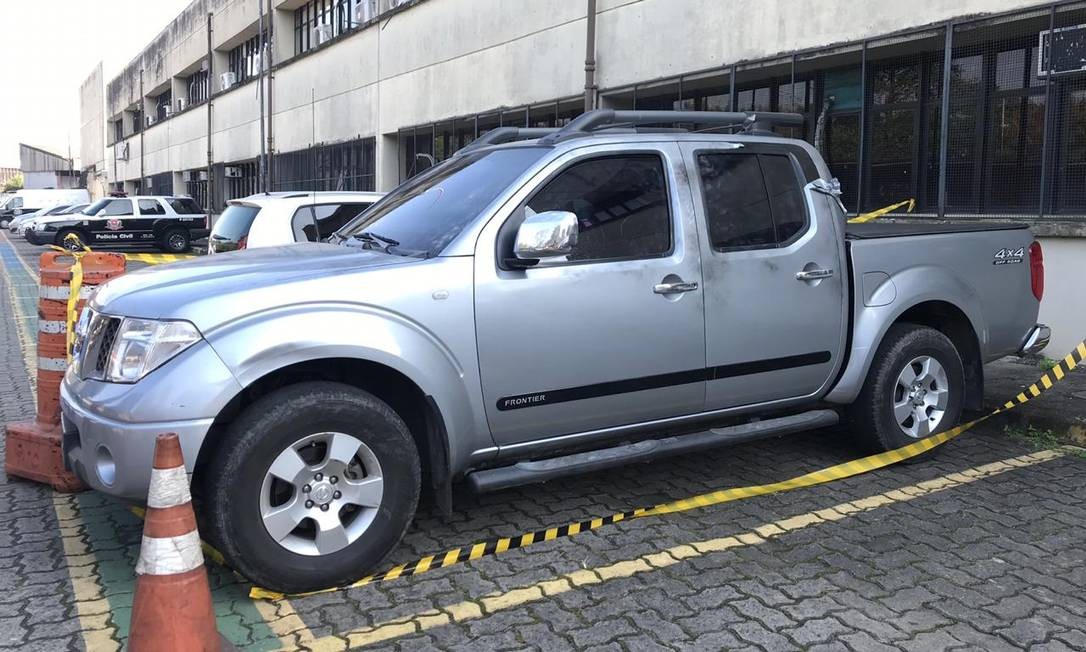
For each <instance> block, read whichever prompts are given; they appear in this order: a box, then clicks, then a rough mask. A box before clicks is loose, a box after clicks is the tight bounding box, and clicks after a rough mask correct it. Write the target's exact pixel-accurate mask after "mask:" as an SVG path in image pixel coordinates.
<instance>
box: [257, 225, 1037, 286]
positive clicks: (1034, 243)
mask: <svg viewBox="0 0 1086 652" xmlns="http://www.w3.org/2000/svg"><path fill="white" fill-rule="evenodd" d="M247 244H249V236H247V235H243V236H241V237H240V238H239V239H238V249H244V248H245V245H247ZM1034 244H1036V243H1034ZM1034 292H1036V290H1034Z"/></svg>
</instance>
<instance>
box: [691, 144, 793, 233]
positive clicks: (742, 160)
mask: <svg viewBox="0 0 1086 652" xmlns="http://www.w3.org/2000/svg"><path fill="white" fill-rule="evenodd" d="M698 174H699V175H700V176H701V190H702V197H703V199H704V202H705V216H706V219H707V220H708V222H709V239H710V242H712V245H713V248H714V249H717V250H723V249H745V248H755V247H766V246H773V245H774V244H775V243H776V233H775V231H774V228H773V214H772V213H770V210H769V193H768V192H766V188H765V181H764V180H763V179H762V169H761V166H760V165H758V156H757V155H755V154H699V155H698Z"/></svg>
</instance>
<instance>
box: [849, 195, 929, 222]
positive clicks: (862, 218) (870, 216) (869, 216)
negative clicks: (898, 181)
mask: <svg viewBox="0 0 1086 652" xmlns="http://www.w3.org/2000/svg"><path fill="white" fill-rule="evenodd" d="M905 204H908V205H909V208H908V210H907V211H906V212H907V213H911V212H913V209H914V208H916V200H915V199H906V200H905V201H899V202H898V203H896V204H891V205H890V206H887V207H886V208H880V209H879V210H877V211H871V212H870V213H864V214H863V215H857V216H856V217H854V218H852V219H851V220H849V221H848V223H849V224H863V223H864V222H870V221H871V220H874V219H878V218H880V217H882V216H883V215H886V214H887V213H892V212H894V211H895V210H897V209H899V208H901V207H902V206H904V205H905Z"/></svg>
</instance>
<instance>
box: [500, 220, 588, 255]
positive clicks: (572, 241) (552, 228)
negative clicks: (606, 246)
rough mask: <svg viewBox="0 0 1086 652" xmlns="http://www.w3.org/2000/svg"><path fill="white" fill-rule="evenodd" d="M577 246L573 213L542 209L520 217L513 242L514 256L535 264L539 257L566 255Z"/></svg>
mask: <svg viewBox="0 0 1086 652" xmlns="http://www.w3.org/2000/svg"><path fill="white" fill-rule="evenodd" d="M575 246H577V216H576V215H575V214H573V213H570V212H569V211H545V212H543V213H536V214H534V215H529V216H528V217H526V218H524V222H522V223H521V225H520V227H518V228H517V238H516V241H515V242H514V244H513V255H514V256H516V260H518V261H522V262H524V263H528V264H535V263H537V262H539V260H540V259H542V258H553V257H555V256H566V255H568V254H570V253H571V252H572V251H573V247H575Z"/></svg>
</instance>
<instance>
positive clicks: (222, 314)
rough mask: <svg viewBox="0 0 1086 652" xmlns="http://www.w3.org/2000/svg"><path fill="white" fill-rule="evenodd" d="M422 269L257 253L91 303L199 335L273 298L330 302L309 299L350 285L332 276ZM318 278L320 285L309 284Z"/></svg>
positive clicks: (300, 253) (340, 254)
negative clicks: (177, 323) (183, 324)
mask: <svg viewBox="0 0 1086 652" xmlns="http://www.w3.org/2000/svg"><path fill="white" fill-rule="evenodd" d="M419 262H422V259H420V258H407V257H404V256H394V255H391V254H386V253H383V252H380V251H374V250H365V249H360V248H357V247H346V246H341V245H330V244H323V243H301V244H293V245H287V246H281V247H261V248H257V249H247V250H244V251H236V252H230V253H225V254H216V255H214V256H201V257H199V258H195V259H192V260H187V261H182V262H177V263H170V264H168V265H162V266H153V267H146V268H144V269H140V270H137V271H134V272H129V273H127V274H124V275H123V276H120V277H118V278H115V279H113V280H111V281H109V282H108V283H106V284H104V285H102V286H101V288H99V290H98V291H97V292H96V293H95V295H94V298H93V299H92V301H91V304H92V306H93V307H94V308H95V309H96V310H99V311H101V312H105V313H107V314H111V315H118V316H125V317H145V318H150V319H162V318H176V319H187V320H189V321H192V322H193V323H195V324H196V326H197V327H199V328H201V329H204V328H208V327H211V326H214V325H215V324H216V323H221V322H222V321H224V320H227V319H229V318H230V317H231V315H232V314H235V313H242V312H245V311H247V309H259V307H258V306H256V305H251V304H254V303H258V302H259V299H260V297H268V296H269V295H275V296H277V297H278V300H279V301H280V302H282V303H291V302H303V301H307V300H331V299H334V298H335V297H334V296H319V294H320V293H318V294H313V293H312V288H330V289H332V292H329V291H328V290H327V289H326V290H324V293H325V294H332V293H333V292H334V291H335V289H337V288H338V289H339V290H340V291H342V290H343V289H344V288H349V287H351V286H352V285H353V283H352V284H340V283H335V282H329V281H328V279H329V278H330V277H334V276H343V275H353V274H357V273H364V272H365V271H366V270H368V269H376V268H381V267H388V266H393V265H410V264H417V263H419ZM317 279H320V280H321V282H320V283H314V281H315V280H317ZM300 286H311V288H310V290H304V289H301V287H300ZM261 290H265V291H264V292H262V291H261ZM236 302H240V303H241V304H250V305H248V306H246V305H238V304H237V303H236Z"/></svg>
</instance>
